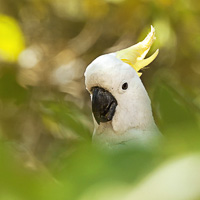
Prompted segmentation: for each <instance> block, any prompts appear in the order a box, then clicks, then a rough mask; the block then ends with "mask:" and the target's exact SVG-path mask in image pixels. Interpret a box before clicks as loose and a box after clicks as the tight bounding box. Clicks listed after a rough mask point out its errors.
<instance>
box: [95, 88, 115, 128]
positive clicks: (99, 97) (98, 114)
mask: <svg viewBox="0 0 200 200" xmlns="http://www.w3.org/2000/svg"><path fill="white" fill-rule="evenodd" d="M116 106H117V101H116V99H115V97H114V96H113V95H112V94H111V93H110V92H108V91H107V90H105V89H103V88H100V87H93V88H92V112H93V115H94V118H95V119H96V121H97V123H98V124H100V122H108V121H111V120H112V118H113V116H114V114H115V108H116Z"/></svg>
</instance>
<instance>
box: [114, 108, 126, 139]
mask: <svg viewBox="0 0 200 200" xmlns="http://www.w3.org/2000/svg"><path fill="white" fill-rule="evenodd" d="M123 115H125V113H123V109H122V108H121V107H120V105H118V106H117V107H116V111H115V115H114V117H113V119H112V127H113V130H114V132H115V133H116V134H119V135H120V134H122V133H124V132H125V125H126V123H125V121H126V120H125V119H126V116H123Z"/></svg>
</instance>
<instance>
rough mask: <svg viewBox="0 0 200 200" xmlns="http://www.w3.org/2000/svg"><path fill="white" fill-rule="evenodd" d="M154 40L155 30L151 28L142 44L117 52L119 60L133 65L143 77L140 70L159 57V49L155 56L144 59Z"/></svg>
mask: <svg viewBox="0 0 200 200" xmlns="http://www.w3.org/2000/svg"><path fill="white" fill-rule="evenodd" d="M154 40H155V29H154V28H153V26H151V32H150V33H149V34H148V35H147V37H146V38H145V39H144V40H143V41H142V42H139V43H137V44H135V45H133V46H131V47H128V48H126V49H123V50H121V51H118V52H116V54H117V58H119V59H120V60H122V61H123V62H125V63H127V64H129V65H131V66H132V67H133V68H134V69H135V70H136V72H137V73H138V75H139V76H141V75H142V73H141V72H139V70H140V69H142V68H144V67H146V66H147V65H148V64H150V63H151V62H152V61H153V60H154V59H155V58H156V56H157V55H158V52H159V50H158V49H157V50H156V51H155V53H154V54H153V55H151V56H150V57H149V58H146V59H144V58H145V56H146V54H147V53H148V51H149V49H150V47H151V45H152V44H153V41H154Z"/></svg>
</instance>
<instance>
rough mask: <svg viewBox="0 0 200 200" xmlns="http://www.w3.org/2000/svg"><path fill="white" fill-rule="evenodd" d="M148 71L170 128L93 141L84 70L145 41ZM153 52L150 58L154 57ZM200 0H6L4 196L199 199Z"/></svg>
mask: <svg viewBox="0 0 200 200" xmlns="http://www.w3.org/2000/svg"><path fill="white" fill-rule="evenodd" d="M150 25H153V26H154V27H155V29H156V38H157V39H156V41H155V42H154V44H153V46H152V48H151V50H150V52H149V54H148V55H151V54H152V52H154V51H155V50H156V49H157V48H159V49H160V53H159V55H158V57H157V58H156V60H155V61H154V62H153V63H151V64H150V65H149V67H148V69H146V70H145V71H144V73H143V75H142V77H141V79H142V81H143V83H144V85H145V87H146V89H147V91H148V93H149V96H150V98H151V100H152V108H153V113H154V118H155V121H156V123H157V125H158V127H159V129H160V130H161V132H162V133H163V135H164V138H165V139H164V140H163V142H162V144H161V145H159V146H156V147H155V148H153V149H145V148H139V147H133V148H131V149H126V150H123V151H116V152H115V151H114V152H107V151H104V150H102V149H99V148H97V147H94V146H92V145H91V136H92V131H93V121H92V117H91V104H90V98H89V94H88V93H87V91H86V89H85V85H84V75H83V74H84V71H85V69H86V67H87V65H88V64H89V63H90V62H91V61H92V60H94V59H95V58H96V57H97V56H99V55H102V54H105V53H109V52H114V51H117V50H119V49H122V48H125V47H128V46H130V45H133V44H135V43H137V42H139V41H141V40H143V39H144V38H145V36H146V35H147V33H148V32H149V31H150ZM148 55H147V56H148ZM199 151H200V1H195V0H187V1H186V0H176V1H175V0H156V1H151V0H138V1H133V0H0V199H1V200H31V199H33V200H35V199H38V200H39V199H42V200H51V199H52V200H55V199H56V200H65V199H70V200H75V199H79V200H90V199H94V200H96V199H138V200H139V199H148V200H149V199H152V200H155V199H159V200H160V199H166V200H170V199H172V200H174V199H176V200H177V199H194V200H196V199H200V152H199Z"/></svg>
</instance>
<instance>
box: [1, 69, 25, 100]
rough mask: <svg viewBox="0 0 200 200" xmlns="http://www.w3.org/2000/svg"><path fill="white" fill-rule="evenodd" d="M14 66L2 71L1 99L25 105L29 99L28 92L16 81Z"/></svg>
mask: <svg viewBox="0 0 200 200" xmlns="http://www.w3.org/2000/svg"><path fill="white" fill-rule="evenodd" d="M12 67H13V66H10V67H6V68H3V69H1V71H0V74H1V75H0V99H2V100H5V101H14V102H15V103H24V102H25V100H27V98H28V91H27V90H26V89H24V88H22V87H21V86H20V85H19V84H18V83H17V81H16V70H15V69H14V68H12Z"/></svg>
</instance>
